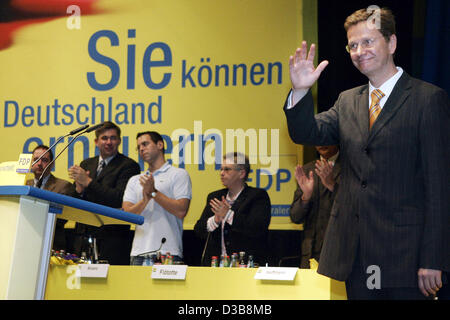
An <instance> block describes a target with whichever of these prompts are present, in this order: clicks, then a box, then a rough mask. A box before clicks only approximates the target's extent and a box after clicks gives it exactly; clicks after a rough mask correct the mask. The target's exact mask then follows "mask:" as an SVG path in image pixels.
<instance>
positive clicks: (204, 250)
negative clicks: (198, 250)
mask: <svg viewBox="0 0 450 320" xmlns="http://www.w3.org/2000/svg"><path fill="white" fill-rule="evenodd" d="M210 237H211V232H209V231H208V237H206V243H205V247H204V248H203V253H202V259H201V260H200V265H201V266H203V260H204V259H205V253H206V248H207V247H208V242H209V238H210Z"/></svg>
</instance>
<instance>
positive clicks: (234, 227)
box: [194, 152, 271, 265]
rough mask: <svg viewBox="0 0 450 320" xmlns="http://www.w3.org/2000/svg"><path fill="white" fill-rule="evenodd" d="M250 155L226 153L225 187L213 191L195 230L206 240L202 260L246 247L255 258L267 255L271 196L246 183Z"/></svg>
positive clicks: (206, 262)
mask: <svg viewBox="0 0 450 320" xmlns="http://www.w3.org/2000/svg"><path fill="white" fill-rule="evenodd" d="M249 173H250V163H249V160H248V158H247V157H246V156H245V155H244V154H242V153H237V152H235V153H230V154H227V155H225V156H224V157H223V162H222V167H221V168H220V180H221V181H222V184H223V185H224V186H225V189H221V190H217V191H214V192H211V193H210V194H209V195H208V197H207V199H206V206H205V208H204V210H203V213H202V215H201V217H200V219H199V220H198V221H197V222H196V224H195V227H194V231H195V233H196V234H197V236H199V237H200V238H201V239H203V240H205V241H206V245H205V254H204V255H203V259H202V261H201V263H202V264H203V265H211V257H212V256H217V257H220V256H227V255H229V256H231V255H232V254H233V253H239V252H241V251H245V253H246V254H247V256H249V255H252V256H253V258H254V261H255V262H256V263H259V264H264V263H265V262H267V261H266V258H267V256H266V255H267V251H268V250H267V244H268V243H267V241H268V228H269V224H270V218H271V206H270V198H269V195H268V194H267V192H266V191H265V190H264V189H260V188H254V187H250V186H248V185H247V183H246V180H247V179H248V175H249Z"/></svg>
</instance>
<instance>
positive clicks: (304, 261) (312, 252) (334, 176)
mask: <svg viewBox="0 0 450 320" xmlns="http://www.w3.org/2000/svg"><path fill="white" fill-rule="evenodd" d="M316 150H317V152H319V154H320V160H316V161H311V162H309V163H307V164H305V165H304V166H303V167H302V166H300V165H298V166H297V167H296V168H295V178H296V180H297V190H295V193H294V200H293V202H292V204H291V208H290V210H289V216H290V218H291V221H292V222H293V223H301V224H303V233H302V246H301V250H302V251H301V254H302V257H301V260H300V268H304V269H309V268H310V267H311V265H310V260H311V259H314V260H316V261H317V262H319V258H320V252H321V250H322V245H323V239H324V237H325V231H326V230H327V226H328V220H329V219H330V212H331V207H332V205H333V202H334V198H335V196H336V192H335V190H337V183H338V178H339V175H340V172H341V166H340V163H339V147H338V146H317V147H316Z"/></svg>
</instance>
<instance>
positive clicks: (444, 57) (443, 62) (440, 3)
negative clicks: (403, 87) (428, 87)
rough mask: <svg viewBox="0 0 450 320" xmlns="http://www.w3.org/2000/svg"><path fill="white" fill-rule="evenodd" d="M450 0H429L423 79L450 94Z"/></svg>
mask: <svg viewBox="0 0 450 320" xmlns="http://www.w3.org/2000/svg"><path fill="white" fill-rule="evenodd" d="M449 17H450V1H448V0H428V1H427V11H426V22H425V40H424V59H423V74H422V79H423V80H425V81H428V82H431V83H433V84H435V85H437V86H438V87H441V88H443V89H445V90H446V91H447V93H448V94H449V95H450V19H449Z"/></svg>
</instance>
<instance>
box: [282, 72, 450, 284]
mask: <svg viewBox="0 0 450 320" xmlns="http://www.w3.org/2000/svg"><path fill="white" fill-rule="evenodd" d="M285 113H286V117H287V124H288V128H289V134H290V136H291V138H292V140H293V141H294V142H296V143H302V144H310V145H334V144H339V145H340V159H341V181H340V185H339V189H338V191H337V195H336V199H335V203H334V205H333V209H332V212H331V216H330V221H329V225H328V229H327V233H326V236H325V241H324V245H323V249H322V252H321V256H320V264H319V269H318V272H319V273H321V274H323V275H326V276H329V277H331V278H335V279H338V280H345V279H346V278H347V277H348V275H349V273H350V272H351V269H352V266H353V262H354V259H355V256H356V250H358V248H359V250H360V251H359V254H360V259H361V262H362V267H363V268H364V270H367V267H368V266H370V265H377V266H379V267H380V271H381V286H382V287H400V286H401V287H414V286H417V270H418V269H419V268H429V269H437V270H449V268H450V265H449V264H450V261H449V256H450V250H449V242H450V239H449V236H448V234H449V233H450V206H449V197H450V172H449V170H450V165H449V159H450V158H449V156H450V150H449V149H450V146H449V127H450V121H449V120H450V115H449V113H450V103H449V98H448V96H447V94H446V93H445V91H443V90H441V89H440V88H437V87H435V86H433V85H431V84H429V83H426V82H423V81H420V80H418V79H414V78H412V77H410V76H409V75H408V74H406V72H405V73H404V74H403V75H402V77H401V78H400V79H399V80H398V82H397V84H396V86H395V87H394V90H393V91H392V93H391V95H390V96H389V98H388V100H387V101H386V104H385V105H384V107H383V109H382V111H381V113H380V115H379V117H378V119H377V120H376V122H375V123H374V125H373V127H372V129H371V130H370V131H369V115H368V85H364V86H361V87H357V88H354V89H351V90H348V91H345V92H343V93H341V94H340V96H339V98H338V100H337V101H336V103H335V105H334V106H333V107H332V108H331V109H330V110H328V111H327V112H323V113H320V114H318V115H314V111H313V98H312V95H311V93H308V95H307V96H305V97H304V98H303V99H302V100H301V101H300V102H299V103H297V105H296V106H295V107H294V108H292V109H289V110H286V109H285ZM358 243H359V246H358ZM368 276H369V275H368Z"/></svg>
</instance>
